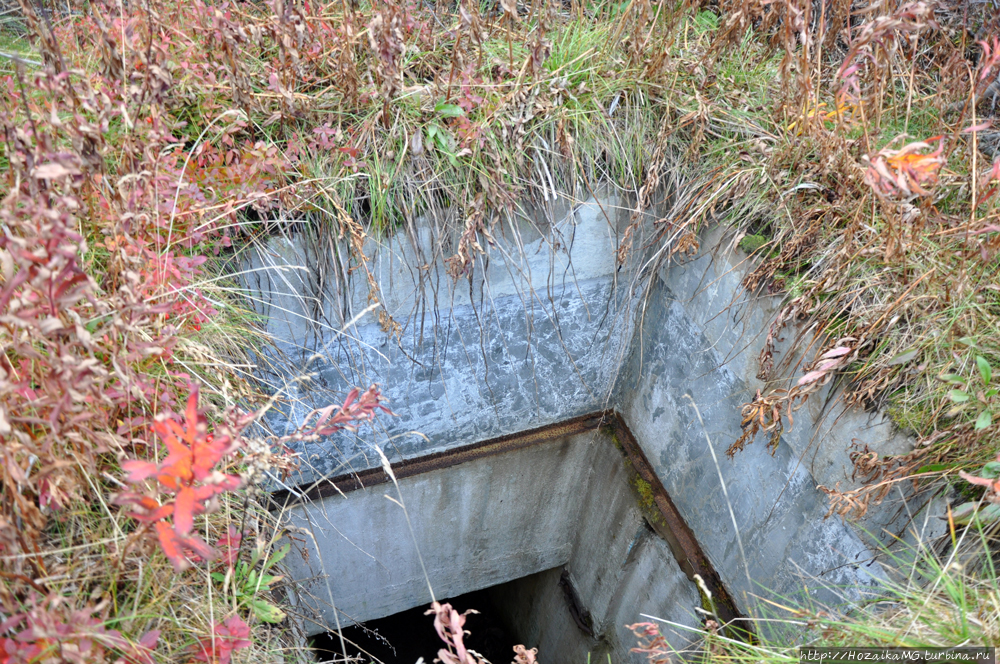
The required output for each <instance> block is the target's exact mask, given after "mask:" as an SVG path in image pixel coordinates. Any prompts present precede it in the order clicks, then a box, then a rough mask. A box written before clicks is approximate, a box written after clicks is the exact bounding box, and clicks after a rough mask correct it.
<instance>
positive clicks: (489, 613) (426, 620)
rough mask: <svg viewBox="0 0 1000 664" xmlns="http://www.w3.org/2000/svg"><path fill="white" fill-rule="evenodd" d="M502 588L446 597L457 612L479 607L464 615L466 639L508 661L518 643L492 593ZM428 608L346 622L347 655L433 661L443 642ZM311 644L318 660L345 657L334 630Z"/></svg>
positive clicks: (363, 659)
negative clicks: (498, 609)
mask: <svg viewBox="0 0 1000 664" xmlns="http://www.w3.org/2000/svg"><path fill="white" fill-rule="evenodd" d="M500 588H502V586H498V587H496V588H493V589H491V590H477V591H475V592H471V593H466V594H464V595H459V596H458V597H454V598H451V599H446V600H441V602H442V604H443V603H444V602H448V603H450V604H451V605H452V606H453V607H454V608H455V609H456V610H457V611H458V612H459V613H462V612H463V611H466V610H467V609H474V610H476V611H478V612H479V613H472V614H469V615H468V616H466V621H465V629H466V630H467V631H469V632H471V634H468V635H466V638H465V645H466V647H467V648H471V649H472V650H475V651H476V652H477V653H479V654H481V655H482V656H483V657H484V658H485V659H487V660H489V661H490V662H493V664H506V663H507V662H510V661H511V660H512V659H513V658H514V650H513V648H514V645H516V644H517V643H520V642H519V641H518V640H517V638H516V636H515V635H511V634H510V633H509V632H508V629H507V627H506V625H505V624H504V622H503V620H502V619H501V617H500V615H499V612H498V611H497V609H496V607H495V605H494V604H493V602H492V601H491V600H490V593H491V592H493V593H495V592H497V590H499V589H500ZM428 608H430V604H429V603H428V605H427V606H421V607H417V608H415V609H409V610H407V611H402V612H400V613H396V614H394V615H391V616H387V617H385V618H379V619H378V620H369V621H368V622H366V623H364V624H363V625H353V626H351V627H346V628H344V630H343V632H344V642H345V644H346V645H347V655H348V657H349V658H351V659H349V660H348V661H352V662H358V663H363V664H368V663H369V662H378V663H383V664H414V663H415V662H416V661H417V660H418V659H419V658H421V657H423V660H424V664H431V662H433V661H434V659H435V658H436V657H437V652H438V650H439V649H441V648H443V647H444V642H443V641H441V639H440V638H439V637H438V635H437V632H436V631H435V630H434V616H433V615H429V616H428V615H424V612H425V611H426V610H427V609H428ZM312 647H313V650H314V651H315V653H316V659H317V661H319V662H329V661H336V662H342V661H343V653H342V652H341V647H340V638H339V637H338V636H337V634H336V633H335V632H327V633H326V634H321V635H319V636H316V637H315V638H314V639H313V643H312Z"/></svg>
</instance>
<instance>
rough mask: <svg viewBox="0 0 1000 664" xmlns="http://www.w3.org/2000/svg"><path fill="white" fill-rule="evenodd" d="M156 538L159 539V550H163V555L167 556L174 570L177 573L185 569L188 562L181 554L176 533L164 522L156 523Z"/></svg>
mask: <svg viewBox="0 0 1000 664" xmlns="http://www.w3.org/2000/svg"><path fill="white" fill-rule="evenodd" d="M156 536H157V537H159V539H160V548H161V549H163V553H164V555H166V556H167V559H168V560H169V561H170V564H172V565H173V566H174V569H175V570H177V571H178V572H180V571H183V570H184V569H186V568H187V567H188V562H187V560H185V559H184V554H183V553H182V552H181V543H180V540H179V539H178V537H177V533H175V532H174V529H173V528H171V527H170V524H169V523H167V522H166V521H159V522H157V524H156Z"/></svg>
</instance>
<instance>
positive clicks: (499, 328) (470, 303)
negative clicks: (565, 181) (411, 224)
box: [248, 202, 631, 481]
mask: <svg viewBox="0 0 1000 664" xmlns="http://www.w3.org/2000/svg"><path fill="white" fill-rule="evenodd" d="M614 215H615V210H614V207H613V204H612V203H610V202H604V203H600V204H598V203H596V202H590V203H587V204H582V205H579V206H577V207H576V209H575V211H574V212H573V213H571V214H570V215H568V216H567V217H566V218H565V219H563V220H562V221H561V222H560V223H558V224H555V225H554V227H553V229H552V231H551V234H550V236H549V237H547V238H539V239H536V240H534V241H524V239H523V237H521V235H522V233H521V231H520V230H518V232H517V233H515V232H513V231H512V232H511V233H510V235H511V236H514V237H512V238H508V239H507V240H504V241H501V239H500V238H498V240H497V248H495V249H494V250H493V251H492V253H491V257H490V260H489V262H488V265H486V263H485V262H483V263H482V265H480V266H477V272H475V274H474V279H473V280H472V284H471V286H470V285H469V283H468V282H460V285H462V284H464V285H465V286H466V288H457V289H455V290H451V291H448V289H450V288H453V286H454V284H452V282H451V280H450V278H449V277H447V275H443V272H444V266H443V261H440V260H439V261H438V262H437V263H435V264H434V265H435V267H434V268H433V270H428V271H429V272H431V273H433V278H425V277H424V276H422V274H421V271H420V270H416V272H417V273H418V274H416V275H414V274H412V273H411V268H412V263H413V262H414V261H416V260H418V258H419V255H420V248H419V247H417V248H416V249H415V248H414V247H413V246H412V245H411V244H409V243H408V242H406V241H403V240H399V239H396V240H393V241H390V242H388V243H387V246H384V247H380V248H377V250H376V248H374V247H373V256H374V257H373V265H374V268H373V269H374V270H375V271H376V277H377V279H378V280H379V281H380V283H383V284H391V288H388V287H384V290H383V294H382V295H381V296H380V297H381V299H382V301H384V302H385V303H386V307H387V309H388V310H389V313H390V314H391V315H392V316H393V318H394V319H395V320H396V321H397V322H398V323H399V324H400V325H401V332H400V335H399V337H398V340H397V339H395V338H390V335H388V334H386V332H384V331H383V329H382V328H381V326H380V325H379V324H378V323H377V322H374V317H375V312H370V313H368V314H366V315H364V316H363V317H362V318H361V320H360V322H359V323H358V324H357V325H354V326H352V327H350V328H349V329H347V330H344V333H343V334H341V333H340V329H341V325H340V324H339V323H338V322H337V321H341V320H347V321H349V320H350V318H351V316H353V315H355V314H356V313H357V312H361V311H363V310H364V308H365V306H366V302H367V296H366V293H367V290H365V289H366V288H367V286H366V284H367V281H366V280H365V279H364V278H360V277H359V276H358V274H357V273H355V274H354V275H353V278H354V279H355V280H357V279H359V278H360V280H361V282H362V285H361V286H359V285H358V284H357V283H355V282H352V283H351V284H350V285H349V287H348V292H347V293H346V296H345V294H344V293H342V292H338V290H337V283H335V282H334V280H333V279H332V278H331V279H328V280H327V281H326V282H324V283H321V281H320V280H318V279H317V278H316V277H315V272H316V268H314V267H310V268H309V269H306V270H303V269H297V268H298V267H301V266H314V265H315V264H316V262H317V261H318V260H319V258H318V257H317V256H316V253H317V250H316V248H315V246H314V243H310V242H309V241H308V240H306V238H305V236H304V235H298V236H295V237H294V238H292V239H278V240H275V241H273V242H271V243H270V244H269V245H268V247H267V249H266V250H261V251H259V252H258V253H257V254H256V255H255V256H254V257H253V259H252V260H251V261H250V267H249V268H248V269H251V270H254V272H253V273H252V274H253V276H254V278H253V279H252V280H251V281H250V283H249V284H248V285H249V286H250V288H251V291H252V295H251V297H252V298H253V300H254V301H256V302H257V303H258V306H259V311H260V313H262V314H263V315H265V316H267V317H268V332H270V333H271V334H272V335H273V336H274V338H275V339H276V349H275V352H274V353H273V354H272V355H271V356H269V357H267V358H262V360H261V361H260V363H259V364H260V366H261V368H262V370H263V373H264V375H265V378H266V379H267V380H268V381H269V382H270V383H271V384H272V385H273V386H274V387H275V389H282V388H285V386H287V389H285V394H286V395H287V398H288V399H289V400H290V402H291V403H290V404H289V405H288V406H287V407H285V409H284V410H283V411H279V410H276V411H274V412H273V413H272V414H271V416H270V417H269V420H268V423H269V425H270V426H271V427H272V429H273V430H275V431H276V432H278V433H286V432H290V431H291V430H292V429H294V427H295V426H297V424H298V423H299V422H300V421H301V419H302V417H303V416H304V415H305V414H306V413H307V412H308V411H309V410H311V409H312V408H315V407H322V406H325V405H328V404H329V403H332V402H336V401H338V400H342V399H343V395H344V393H345V392H346V391H347V389H349V388H350V387H352V386H354V385H368V384H371V383H379V384H380V385H381V386H382V387H383V390H384V392H385V393H386V395H387V396H388V397H389V399H390V401H391V406H392V408H393V410H394V411H395V412H396V413H397V414H398V415H399V417H396V418H381V419H380V420H379V422H378V424H379V426H380V427H384V428H381V429H379V430H377V431H376V432H374V434H371V433H370V432H366V433H365V436H366V439H365V440H358V439H354V440H352V439H351V438H349V437H348V436H338V437H336V438H334V439H331V440H328V441H323V442H321V443H318V444H312V445H309V446H307V447H306V448H305V449H304V450H303V451H304V455H303V459H304V460H305V461H306V462H307V465H306V467H305V468H304V471H303V476H302V477H300V478H298V480H297V481H305V480H307V479H310V478H314V477H316V476H317V475H320V476H321V475H326V474H336V473H338V472H343V469H344V468H354V469H360V468H368V467H372V466H377V465H378V464H379V460H378V457H377V455H375V454H374V453H373V445H379V446H380V447H382V448H383V449H384V450H385V453H386V454H387V455H388V456H389V458H390V459H392V460H394V461H395V460H398V459H401V458H407V457H412V456H418V455H423V454H428V453H431V452H436V451H441V450H445V449H448V448H449V447H452V446H455V445H462V444H468V443H470V442H475V441H477V440H485V439H489V438H493V437H496V436H499V435H503V434H506V433H513V432H517V431H522V430H525V429H528V428H534V427H539V426H544V425H546V424H551V423H554V422H558V421H561V420H564V419H568V418H570V417H574V416H577V415H582V414H585V413H590V412H594V411H599V410H602V409H604V407H605V406H606V403H607V399H608V396H609V390H608V385H609V384H610V382H611V380H612V377H613V375H614V373H615V371H616V368H617V366H618V365H619V364H620V362H621V360H622V358H623V356H624V354H625V352H626V350H627V343H628V340H629V332H630V329H631V326H630V325H629V324H628V321H627V320H626V321H623V320H621V318H620V316H619V311H620V309H621V307H620V304H619V302H618V300H619V299H620V296H619V295H618V294H617V293H616V290H615V287H614V281H613V276H612V275H613V274H614V270H615V265H614V247H613V245H612V233H611V232H610V231H609V224H608V218H613V217H614ZM525 232H527V231H525ZM554 237H558V238H559V245H558V247H556V246H555V244H554V240H553V238H554ZM518 243H520V244H521V245H522V246H523V249H517V246H516V245H517V244H518ZM424 244H429V239H425V242H424ZM482 266H486V267H485V268H484V269H480V268H482ZM483 272H486V273H487V274H488V275H489V276H488V278H486V279H484V278H483V277H482V276H481V275H482V273H483ZM428 284H430V285H431V286H435V287H438V286H440V289H441V292H440V293H439V294H437V295H435V296H434V297H432V296H431V294H428V293H424V297H423V298H421V297H418V292H419V291H421V289H426V290H428V291H429V290H430V286H428ZM341 285H343V284H341ZM470 293H472V296H471V297H470ZM345 299H346V301H348V302H350V303H351V306H350V307H347V308H346V311H344V310H343V309H344V306H343V304H344V301H345ZM435 301H437V308H427V309H425V308H424V306H425V305H427V306H432V305H433V304H434V302H435ZM305 372H310V373H312V374H313V380H312V381H311V382H310V383H309V384H305V385H304V384H301V383H297V382H294V380H295V378H296V377H297V376H299V375H301V374H303V373H305ZM412 431H416V432H419V433H420V434H421V435H409V434H408V432H412Z"/></svg>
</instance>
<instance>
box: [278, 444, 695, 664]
mask: <svg viewBox="0 0 1000 664" xmlns="http://www.w3.org/2000/svg"><path fill="white" fill-rule="evenodd" d="M629 481H630V475H629V471H628V469H627V467H626V463H625V461H624V457H623V455H622V454H621V453H620V452H619V451H618V450H617V449H616V448H615V447H614V445H613V444H612V443H611V441H610V439H609V438H608V437H607V435H605V434H602V433H598V432H596V431H594V432H591V433H586V434H578V435H575V436H569V437H562V438H559V439H557V440H554V441H551V442H546V443H541V444H538V445H535V446H532V447H528V448H525V449H521V450H518V451H515V452H507V453H501V454H497V455H495V456H490V457H486V458H482V459H476V460H474V461H470V462H467V463H464V464H461V465H458V466H455V467H452V468H448V469H443V470H438V471H432V472H428V473H423V474H419V475H416V476H413V477H408V478H405V479H402V480H400V481H399V491H398V493H397V491H396V489H395V488H394V487H393V485H392V484H379V485H377V486H375V487H373V488H372V489H370V490H356V491H352V492H349V493H347V494H345V495H344V496H342V497H340V496H338V497H331V498H326V499H324V500H323V501H322V502H320V503H318V504H315V505H311V506H309V507H302V506H297V507H295V508H293V509H292V514H291V518H292V523H293V525H294V526H296V527H298V528H302V529H305V530H309V531H310V532H312V533H313V535H314V536H315V537H316V548H312V547H310V549H311V550H310V551H309V553H308V555H307V556H303V555H301V550H300V551H298V552H296V553H293V554H292V555H291V556H289V564H290V565H291V567H292V572H293V574H294V576H295V577H296V578H298V579H301V580H307V579H312V581H307V582H306V590H307V593H308V596H309V597H311V598H312V599H304V603H305V604H307V605H308V606H309V607H310V608H311V610H313V611H315V612H316V613H317V619H316V621H315V622H312V623H308V624H307V625H306V627H307V631H310V632H317V631H323V630H325V629H326V628H327V627H328V626H329V625H332V624H335V622H336V621H335V619H334V614H333V611H334V609H333V606H332V605H335V606H336V610H337V612H338V615H339V617H340V622H341V624H342V625H347V624H351V623H355V622H364V621H366V620H371V619H374V618H380V617H384V616H387V615H391V614H393V613H396V612H399V611H402V610H405V609H408V608H412V607H415V606H421V605H425V604H428V603H429V602H430V591H429V589H428V580H429V582H430V587H431V588H433V590H434V595H435V596H436V597H437V598H439V599H443V598H447V597H452V596H456V595H459V594H462V593H465V592H469V591H472V590H479V589H483V588H489V587H492V586H496V585H497V584H500V583H504V582H509V581H514V580H516V579H522V577H528V576H530V575H534V574H536V573H539V572H545V571H546V570H552V569H555V573H554V577H553V574H552V573H551V572H546V573H545V574H542V575H539V576H536V577H532V578H531V579H524V580H521V581H517V582H516V583H514V584H513V585H508V586H506V587H505V588H504V589H503V592H502V593H499V592H498V593H497V603H498V605H499V607H500V608H501V609H502V612H503V613H505V614H506V615H507V616H508V617H509V622H510V623H511V625H512V627H513V628H514V630H515V633H516V634H518V635H519V636H520V637H521V638H523V639H525V640H526V641H527V642H528V645H529V646H537V647H539V649H540V651H542V652H545V653H548V656H547V657H546V661H550V662H581V661H586V657H587V654H588V653H594V654H595V655H597V654H601V653H604V652H612V653H614V655H615V661H616V662H627V661H632V660H633V658H632V657H631V656H630V655H629V653H628V649H629V648H630V647H631V646H632V642H633V639H632V637H631V634H630V633H629V632H628V631H627V630H625V629H624V624H625V622H632V621H634V620H635V619H636V616H637V615H638V612H649V613H654V614H657V615H666V616H669V617H670V618H671V619H672V620H676V621H678V622H681V623H682V624H686V625H689V626H693V625H695V624H697V619H696V618H695V613H694V608H695V607H696V606H699V597H698V592H697V590H696V589H695V587H694V584H692V583H691V582H690V581H689V580H688V579H687V578H686V577H685V576H684V573H683V572H682V571H681V569H680V567H679V566H678V564H677V562H676V561H675V559H674V557H673V554H672V553H671V551H670V549H669V547H668V546H667V545H666V543H665V542H663V540H661V539H660V538H659V537H658V536H656V535H655V534H653V533H652V531H651V530H650V528H649V526H648V525H647V524H646V523H645V521H644V516H643V513H642V510H641V508H640V507H639V505H638V504H637V501H636V496H635V494H634V491H633V489H632V488H631V487H630V485H629ZM386 495H388V496H391V497H392V498H394V499H397V500H398V499H399V496H400V495H402V497H403V501H404V503H405V506H406V513H404V511H403V508H402V507H401V506H400V505H399V504H398V503H396V502H393V501H392V500H389V499H387V498H386ZM407 515H408V516H409V524H410V525H412V529H413V536H412V537H410V525H408V524H407V519H406V517H407ZM418 552H419V555H418ZM421 561H422V563H423V565H421ZM563 567H565V568H566V569H568V570H569V573H570V577H571V579H572V583H573V585H574V587H575V588H576V590H577V592H578V596H579V599H580V601H581V604H582V608H583V609H584V610H585V611H586V612H588V613H589V615H590V616H591V620H592V626H593V627H592V630H591V631H592V634H589V635H588V634H587V633H585V632H584V631H582V630H581V629H580V628H579V627H577V626H576V623H575V622H574V621H573V619H572V617H571V615H570V609H569V604H568V602H567V601H566V598H565V594H564V591H563V589H562V588H560V587H559V585H558V581H559V577H560V574H561V569H562V568H563ZM424 569H426V572H427V576H426V577H425V576H424V572H423V570H424ZM324 572H326V573H328V576H327V578H323V577H324ZM553 579H554V581H553ZM327 584H329V586H328V585H327ZM522 586H523V587H522ZM331 595H332V597H333V600H334V601H333V602H330V600H329V598H330V596H331ZM567 621H568V622H567ZM561 624H565V625H567V627H566V629H563V628H560V627H558V626H559V625H561ZM680 638H681V637H680V636H679V635H676V636H675V642H676V641H677V640H680ZM635 661H637V662H638V661H641V658H639V659H636V660H635Z"/></svg>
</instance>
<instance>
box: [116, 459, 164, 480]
mask: <svg viewBox="0 0 1000 664" xmlns="http://www.w3.org/2000/svg"><path fill="white" fill-rule="evenodd" d="M122 470H124V471H125V472H127V473H128V477H126V478H125V481H126V482H128V483H129V484H135V483H136V482H141V481H143V480H145V479H147V478H150V477H152V476H153V475H155V474H156V471H158V470H159V468H158V467H157V466H156V464H155V463H153V462H151V461H140V460H138V459H129V460H128V461H123V462H122Z"/></svg>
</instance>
